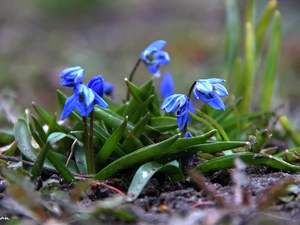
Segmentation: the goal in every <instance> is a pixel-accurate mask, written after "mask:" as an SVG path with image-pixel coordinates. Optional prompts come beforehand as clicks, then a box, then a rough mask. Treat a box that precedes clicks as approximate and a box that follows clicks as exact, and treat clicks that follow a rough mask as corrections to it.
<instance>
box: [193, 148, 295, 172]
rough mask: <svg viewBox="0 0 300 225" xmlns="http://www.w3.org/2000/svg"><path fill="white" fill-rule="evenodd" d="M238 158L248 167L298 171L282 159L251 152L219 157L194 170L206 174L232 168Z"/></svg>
mask: <svg viewBox="0 0 300 225" xmlns="http://www.w3.org/2000/svg"><path fill="white" fill-rule="evenodd" d="M236 157H239V158H240V159H241V160H243V161H244V162H245V163H246V164H248V165H260V166H268V167H271V168H275V169H279V170H284V171H290V172H297V171H300V166H294V165H292V164H290V163H287V162H285V161H283V160H282V159H280V158H278V157H275V156H270V155H266V154H262V153H259V154H255V153H252V152H241V153H235V154H232V155H226V156H220V157H217V158H214V159H211V160H209V161H206V162H204V163H202V164H200V165H199V166H197V167H196V168H195V170H197V171H201V172H208V171H216V170H221V169H226V168H232V167H234V159H235V158H236Z"/></svg>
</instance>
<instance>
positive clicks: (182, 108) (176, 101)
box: [161, 94, 189, 130]
mask: <svg viewBox="0 0 300 225" xmlns="http://www.w3.org/2000/svg"><path fill="white" fill-rule="evenodd" d="M161 109H162V110H165V111H166V112H167V113H170V112H175V111H176V115H175V116H176V118H177V124H178V127H179V129H180V130H182V129H183V128H184V126H185V124H186V122H187V119H188V113H189V99H188V97H187V96H186V95H183V94H174V95H171V96H169V97H168V98H166V99H165V100H164V101H163V103H162V106H161Z"/></svg>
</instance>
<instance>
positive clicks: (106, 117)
mask: <svg viewBox="0 0 300 225" xmlns="http://www.w3.org/2000/svg"><path fill="white" fill-rule="evenodd" d="M94 116H95V118H96V119H98V120H103V121H104V122H105V124H106V125H107V126H108V127H111V128H114V129H116V128H118V127H119V126H120V125H121V124H122V123H123V120H124V118H122V117H120V116H118V115H116V114H114V113H113V112H111V111H109V110H108V109H104V108H100V107H95V109H94ZM133 129H134V125H133V124H132V123H130V122H128V123H127V130H131V131H132V130H133ZM144 133H145V134H143V135H142V136H143V137H145V138H147V137H146V135H148V136H149V137H151V138H157V137H158V136H159V134H160V132H159V131H157V130H155V129H154V128H153V127H150V126H146V127H145V130H144ZM148 139H149V138H148Z"/></svg>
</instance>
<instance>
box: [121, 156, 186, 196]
mask: <svg viewBox="0 0 300 225" xmlns="http://www.w3.org/2000/svg"><path fill="white" fill-rule="evenodd" d="M157 172H165V173H168V174H170V175H171V176H172V175H173V176H172V177H173V178H174V179H173V181H180V180H182V179H184V176H183V174H182V172H181V170H180V169H179V163H178V162H177V161H172V162H170V163H167V164H166V165H162V164H160V163H157V162H148V163H145V164H144V165H142V166H141V167H140V168H139V169H138V170H137V171H136V173H135V175H134V177H133V179H132V181H131V183H130V186H129V189H128V193H127V196H126V201H128V202H132V201H134V200H135V199H136V198H137V197H138V196H139V195H140V193H141V192H142V190H143V188H144V187H145V186H146V184H147V183H148V181H149V180H150V179H151V177H152V176H153V175H154V174H155V173H157Z"/></svg>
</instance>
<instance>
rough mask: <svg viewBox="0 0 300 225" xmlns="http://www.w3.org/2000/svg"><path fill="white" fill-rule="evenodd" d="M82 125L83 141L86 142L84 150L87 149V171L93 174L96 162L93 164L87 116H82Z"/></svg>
mask: <svg viewBox="0 0 300 225" xmlns="http://www.w3.org/2000/svg"><path fill="white" fill-rule="evenodd" d="M82 125H83V142H84V151H85V158H86V166H87V172H88V173H89V174H92V173H94V172H93V171H94V169H93V168H94V164H92V163H93V159H92V154H91V151H90V138H89V131H88V125H87V118H86V116H83V117H82Z"/></svg>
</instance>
